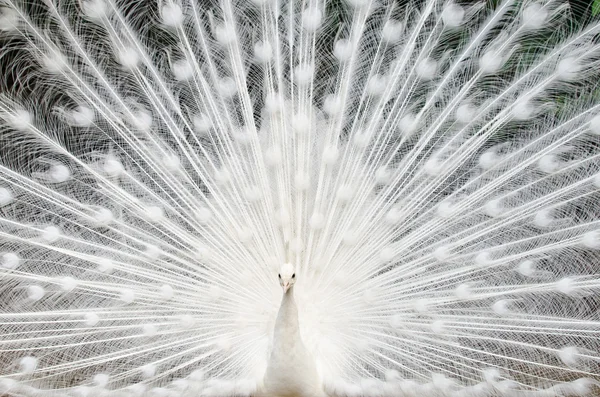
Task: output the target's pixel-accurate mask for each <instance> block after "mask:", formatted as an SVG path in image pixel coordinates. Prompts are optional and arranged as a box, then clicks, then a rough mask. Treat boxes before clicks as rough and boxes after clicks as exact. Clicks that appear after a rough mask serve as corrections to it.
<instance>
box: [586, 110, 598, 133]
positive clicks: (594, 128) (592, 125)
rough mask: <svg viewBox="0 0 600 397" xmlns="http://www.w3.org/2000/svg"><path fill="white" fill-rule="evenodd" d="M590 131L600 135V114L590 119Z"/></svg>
mask: <svg viewBox="0 0 600 397" xmlns="http://www.w3.org/2000/svg"><path fill="white" fill-rule="evenodd" d="M589 131H590V133H592V134H594V135H600V114H597V115H595V116H594V117H592V119H591V120H590V123H589Z"/></svg>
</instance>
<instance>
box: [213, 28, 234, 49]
mask: <svg viewBox="0 0 600 397" xmlns="http://www.w3.org/2000/svg"><path fill="white" fill-rule="evenodd" d="M215 37H216V39H217V42H219V44H221V45H222V46H227V45H229V44H232V43H234V42H235V41H236V40H237V36H236V32H235V28H234V27H233V26H232V25H231V24H229V23H225V24H222V25H219V26H217V27H216V29H215Z"/></svg>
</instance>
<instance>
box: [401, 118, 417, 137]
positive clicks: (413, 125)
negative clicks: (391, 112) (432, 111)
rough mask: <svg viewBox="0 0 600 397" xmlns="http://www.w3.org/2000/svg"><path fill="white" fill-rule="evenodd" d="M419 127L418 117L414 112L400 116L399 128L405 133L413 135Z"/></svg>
mask: <svg viewBox="0 0 600 397" xmlns="http://www.w3.org/2000/svg"><path fill="white" fill-rule="evenodd" d="M416 129H417V118H416V116H415V115H414V114H412V113H407V114H405V115H404V116H402V117H401V118H400V121H399V122H398V130H399V131H400V132H401V133H403V134H405V135H411V134H412V133H413V132H415V131H416Z"/></svg>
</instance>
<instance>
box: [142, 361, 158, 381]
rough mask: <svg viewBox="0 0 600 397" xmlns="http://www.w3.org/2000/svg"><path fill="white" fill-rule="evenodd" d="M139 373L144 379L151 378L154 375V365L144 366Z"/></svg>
mask: <svg viewBox="0 0 600 397" xmlns="http://www.w3.org/2000/svg"><path fill="white" fill-rule="evenodd" d="M140 372H141V373H142V377H143V378H144V379H149V378H152V377H153V376H154V375H156V364H146V365H144V366H143V367H141V368H140Z"/></svg>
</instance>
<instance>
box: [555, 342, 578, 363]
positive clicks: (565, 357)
mask: <svg viewBox="0 0 600 397" xmlns="http://www.w3.org/2000/svg"><path fill="white" fill-rule="evenodd" d="M579 354H580V353H579V349H577V348H576V347H575V346H566V347H563V348H562V349H560V350H559V351H558V352H557V355H558V357H559V358H560V360H561V361H562V362H563V363H565V365H566V366H568V367H575V366H576V365H577V362H578V361H579Z"/></svg>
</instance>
